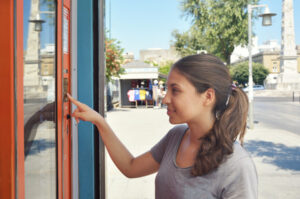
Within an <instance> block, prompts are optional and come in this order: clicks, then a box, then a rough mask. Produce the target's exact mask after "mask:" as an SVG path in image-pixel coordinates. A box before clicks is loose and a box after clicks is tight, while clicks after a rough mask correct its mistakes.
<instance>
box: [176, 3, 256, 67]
mask: <svg viewBox="0 0 300 199" xmlns="http://www.w3.org/2000/svg"><path fill="white" fill-rule="evenodd" d="M258 1H259V0H239V1H236V0H183V1H182V9H183V12H184V15H185V16H187V17H192V27H191V29H190V30H189V32H190V38H195V39H196V40H197V41H198V42H199V44H200V45H201V46H202V47H203V46H205V49H203V50H206V51H208V52H209V53H212V54H215V55H217V56H218V57H220V58H221V59H223V60H224V61H225V62H226V63H227V65H229V64H230V56H231V54H232V52H233V50H234V47H235V46H237V45H245V44H247V43H248V12H247V5H248V4H255V3H257V2H258ZM186 34H188V33H183V34H182V35H181V36H182V37H177V38H183V39H184V37H186ZM175 38H176V37H175ZM178 43H182V41H180V40H177V41H176V42H175V46H176V44H177V46H178V45H179V44H178ZM188 43H189V42H188ZM187 47H189V48H192V49H195V47H194V46H193V45H191V44H188V45H187ZM178 49H179V48H178ZM195 50H197V49H195Z"/></svg>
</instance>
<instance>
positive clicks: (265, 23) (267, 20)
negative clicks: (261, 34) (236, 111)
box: [248, 4, 276, 129]
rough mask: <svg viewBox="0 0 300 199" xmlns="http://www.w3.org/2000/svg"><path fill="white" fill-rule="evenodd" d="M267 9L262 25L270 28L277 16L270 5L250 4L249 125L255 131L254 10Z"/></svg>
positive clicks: (263, 15) (262, 15)
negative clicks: (253, 72) (252, 14)
mask: <svg viewBox="0 0 300 199" xmlns="http://www.w3.org/2000/svg"><path fill="white" fill-rule="evenodd" d="M259 7H265V12H264V13H263V14H261V15H259V16H260V17H263V21H262V25H263V26H270V25H272V16H275V15H276V14H275V13H270V10H269V8H268V5H250V4H248V51H249V82H248V88H249V96H248V98H249V124H250V129H253V126H254V125H253V124H254V122H253V75H252V17H251V13H252V9H254V8H259Z"/></svg>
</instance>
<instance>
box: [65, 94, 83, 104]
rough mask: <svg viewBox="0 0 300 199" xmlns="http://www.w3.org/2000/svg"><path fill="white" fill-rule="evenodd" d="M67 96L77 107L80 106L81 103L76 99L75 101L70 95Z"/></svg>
mask: <svg viewBox="0 0 300 199" xmlns="http://www.w3.org/2000/svg"><path fill="white" fill-rule="evenodd" d="M67 96H68V98H69V100H70V101H71V102H72V103H73V104H75V105H76V106H80V104H81V103H80V102H79V101H77V100H76V99H74V98H73V97H72V96H71V95H70V94H69V93H67Z"/></svg>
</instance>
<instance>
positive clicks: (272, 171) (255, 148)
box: [106, 100, 300, 199]
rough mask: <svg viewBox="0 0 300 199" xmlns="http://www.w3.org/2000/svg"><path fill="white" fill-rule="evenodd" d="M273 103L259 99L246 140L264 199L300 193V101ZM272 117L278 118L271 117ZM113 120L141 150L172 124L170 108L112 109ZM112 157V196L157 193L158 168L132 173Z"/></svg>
mask: <svg viewBox="0 0 300 199" xmlns="http://www.w3.org/2000/svg"><path fill="white" fill-rule="evenodd" d="M275 101H276V100H275ZM272 103H275V104H277V106H276V107H277V108H274V107H273V106H271V104H272ZM272 103H271V104H269V102H264V100H260V101H259V100H257V101H256V105H255V109H256V110H255V120H257V121H259V123H256V124H255V129H254V130H248V133H247V135H246V141H245V147H246V149H247V150H248V151H249V152H250V153H251V155H252V157H253V160H254V162H255V164H256V167H257V172H258V177H259V199H271V198H272V199H277V198H278V199H283V198H284V199H298V198H299V195H300V136H299V135H297V134H296V133H295V131H293V129H294V128H296V127H292V128H291V130H289V129H288V124H287V123H290V121H288V120H290V119H293V118H294V117H295V116H297V113H299V112H295V113H293V114H294V115H289V114H288V113H289V110H290V111H295V110H298V109H299V107H300V106H299V105H298V104H291V103H285V102H284V103H281V102H280V103H279V102H272ZM265 107H268V108H267V109H266V110H268V111H266V110H265V109H264V108H265ZM288 107H290V108H288ZM282 109H284V110H282ZM288 109H289V110H288ZM268 114H271V115H268ZM276 116H277V117H276ZM266 117H268V118H273V120H271V119H265V118H266ZM298 117H299V115H298ZM283 119H285V120H287V121H286V122H285V123H286V124H287V125H286V126H284V127H283V128H277V126H281V125H279V124H278V123H280V122H281V120H283ZM107 121H108V122H109V124H111V126H112V128H113V130H114V131H115V133H116V134H117V135H118V136H119V138H120V140H121V141H122V142H123V143H124V144H125V146H127V147H128V149H129V150H130V151H131V153H132V154H133V155H135V156H137V155H139V154H141V153H144V152H145V151H147V150H149V149H150V148H151V147H152V146H153V145H154V144H156V143H157V142H158V141H159V139H160V138H161V137H162V136H164V135H165V134H166V132H167V131H168V129H170V128H171V127H172V125H171V124H169V122H168V117H167V115H166V110H165V109H152V108H148V109H142V108H138V109H134V108H133V109H115V110H114V111H111V112H108V113H107ZM271 121H272V122H273V123H272V122H271ZM293 121H296V119H295V120H294V119H293ZM298 121H299V120H298ZM283 123H284V122H283ZM298 123H299V122H298ZM106 159H107V165H106V166H107V167H106V174H107V185H106V186H107V198H108V199H141V198H144V199H153V198H154V179H155V174H154V175H150V176H147V177H143V178H138V179H127V178H126V177H124V176H123V175H122V174H121V173H120V172H119V171H118V169H117V168H116V167H115V166H114V164H113V163H112V161H111V160H110V158H109V157H108V156H107V158H106Z"/></svg>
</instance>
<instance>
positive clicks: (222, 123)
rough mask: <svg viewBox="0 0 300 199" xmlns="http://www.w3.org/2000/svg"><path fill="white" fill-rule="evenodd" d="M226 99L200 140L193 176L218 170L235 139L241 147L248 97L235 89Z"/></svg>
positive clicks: (230, 152) (231, 150) (230, 151)
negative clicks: (222, 107) (206, 132)
mask: <svg viewBox="0 0 300 199" xmlns="http://www.w3.org/2000/svg"><path fill="white" fill-rule="evenodd" d="M228 98H229V100H228V103H227V106H225V110H216V111H215V113H216V116H217V117H218V118H216V120H215V123H214V126H213V128H212V130H211V131H210V132H209V133H208V134H206V135H205V136H204V137H202V138H200V139H201V146H200V149H199V151H198V154H197V156H196V161H195V164H194V167H193V169H192V175H194V176H202V175H205V174H208V173H210V172H211V171H213V170H215V169H216V168H218V166H219V165H220V164H221V163H222V162H223V161H224V159H225V158H226V156H228V155H230V154H232V153H233V144H234V142H235V141H236V139H237V137H239V140H240V142H241V144H242V145H243V141H244V140H243V139H244V135H245V131H246V125H247V124H246V122H247V113H248V97H247V95H246V94H245V93H244V92H243V91H242V90H241V89H239V88H235V89H233V90H232V92H231V95H229V96H228ZM219 114H220V115H219ZM218 115H219V116H218Z"/></svg>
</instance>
